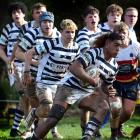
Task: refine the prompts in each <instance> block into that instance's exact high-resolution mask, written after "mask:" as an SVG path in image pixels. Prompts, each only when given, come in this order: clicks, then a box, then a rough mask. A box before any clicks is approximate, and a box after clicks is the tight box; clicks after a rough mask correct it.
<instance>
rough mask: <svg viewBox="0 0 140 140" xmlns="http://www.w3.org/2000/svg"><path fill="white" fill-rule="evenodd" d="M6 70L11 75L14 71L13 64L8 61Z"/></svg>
mask: <svg viewBox="0 0 140 140" xmlns="http://www.w3.org/2000/svg"><path fill="white" fill-rule="evenodd" d="M7 69H8V73H9V74H13V73H14V69H15V66H14V62H11V61H9V62H8V63H7Z"/></svg>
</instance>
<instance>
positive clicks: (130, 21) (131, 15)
mask: <svg viewBox="0 0 140 140" xmlns="http://www.w3.org/2000/svg"><path fill="white" fill-rule="evenodd" d="M137 20H138V12H137V11H136V10H132V11H128V12H126V14H125V15H124V22H125V23H126V24H127V25H128V26H129V27H130V28H131V27H134V26H135V24H136V23H137Z"/></svg>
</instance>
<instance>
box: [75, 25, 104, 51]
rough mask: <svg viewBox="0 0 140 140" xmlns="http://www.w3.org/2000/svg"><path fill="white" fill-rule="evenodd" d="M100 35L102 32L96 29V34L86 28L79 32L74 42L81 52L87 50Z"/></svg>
mask: <svg viewBox="0 0 140 140" xmlns="http://www.w3.org/2000/svg"><path fill="white" fill-rule="evenodd" d="M101 34H102V31H101V30H100V29H99V28H98V29H97V31H96V32H94V31H90V30H88V29H87V28H86V27H84V28H83V29H81V30H79V32H78V34H77V37H76V42H77V43H78V45H79V47H80V50H81V52H83V51H84V50H86V49H88V48H89V47H90V46H91V45H92V43H93V41H94V40H95V39H96V38H97V37H98V36H100V35H101Z"/></svg>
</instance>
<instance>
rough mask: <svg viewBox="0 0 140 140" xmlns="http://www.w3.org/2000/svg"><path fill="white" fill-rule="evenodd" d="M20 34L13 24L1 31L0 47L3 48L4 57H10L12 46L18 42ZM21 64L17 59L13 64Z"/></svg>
mask: <svg viewBox="0 0 140 140" xmlns="http://www.w3.org/2000/svg"><path fill="white" fill-rule="evenodd" d="M19 33H20V28H19V27H17V26H16V24H15V23H14V22H12V23H10V24H7V25H6V26H5V27H4V28H3V30H2V34H1V37H0V45H2V46H3V47H5V50H6V55H7V56H8V57H11V56H12V52H13V49H14V44H15V43H16V42H17V40H18V36H19ZM21 63H22V62H21V61H20V60H18V59H16V60H15V64H17V65H18V64H21Z"/></svg>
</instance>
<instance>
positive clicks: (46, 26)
mask: <svg viewBox="0 0 140 140" xmlns="http://www.w3.org/2000/svg"><path fill="white" fill-rule="evenodd" d="M53 25H54V24H53V22H51V21H48V20H44V21H41V24H40V27H41V30H42V32H43V34H44V35H46V36H50V35H52V32H53Z"/></svg>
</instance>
